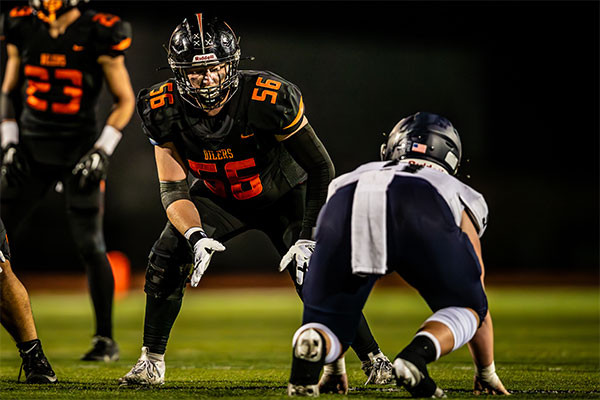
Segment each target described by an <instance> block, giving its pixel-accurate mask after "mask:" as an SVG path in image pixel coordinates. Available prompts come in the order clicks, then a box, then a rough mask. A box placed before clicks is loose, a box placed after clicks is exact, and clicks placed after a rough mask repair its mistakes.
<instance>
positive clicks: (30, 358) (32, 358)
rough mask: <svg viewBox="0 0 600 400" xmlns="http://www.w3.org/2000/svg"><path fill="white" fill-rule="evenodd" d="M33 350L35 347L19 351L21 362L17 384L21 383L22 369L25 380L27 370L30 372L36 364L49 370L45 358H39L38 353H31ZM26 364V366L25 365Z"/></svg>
mask: <svg viewBox="0 0 600 400" xmlns="http://www.w3.org/2000/svg"><path fill="white" fill-rule="evenodd" d="M35 348H36V346H33V347H32V348H31V349H29V350H27V351H20V353H21V358H22V361H21V367H20V368H19V376H18V377H17V382H21V374H22V373H23V369H25V380H27V373H28V372H27V370H29V371H31V370H32V369H33V367H34V366H36V364H37V365H39V366H42V367H43V368H44V369H45V370H48V371H49V370H50V364H49V363H48V360H47V359H46V358H45V357H40V352H38V351H33V350H34V349H35ZM23 355H25V357H23ZM26 363H27V365H25V364H26ZM45 372H46V371H45Z"/></svg>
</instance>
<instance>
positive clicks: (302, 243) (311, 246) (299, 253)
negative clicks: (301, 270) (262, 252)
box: [279, 239, 315, 272]
mask: <svg viewBox="0 0 600 400" xmlns="http://www.w3.org/2000/svg"><path fill="white" fill-rule="evenodd" d="M314 250H315V241H314V240H308V239H300V240H298V241H296V243H294V245H293V246H292V247H290V249H289V250H288V252H287V253H285V255H284V256H283V258H282V259H281V262H280V263H279V272H282V271H283V270H285V269H286V268H287V267H288V265H289V264H290V263H291V262H292V261H294V259H295V260H296V265H303V264H306V265H307V266H308V262H309V261H310V257H311V256H312V253H313V251H314Z"/></svg>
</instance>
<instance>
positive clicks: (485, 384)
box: [473, 362, 510, 395]
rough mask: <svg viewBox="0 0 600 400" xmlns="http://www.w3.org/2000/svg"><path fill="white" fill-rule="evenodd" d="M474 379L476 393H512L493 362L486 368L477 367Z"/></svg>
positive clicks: (474, 391)
mask: <svg viewBox="0 0 600 400" xmlns="http://www.w3.org/2000/svg"><path fill="white" fill-rule="evenodd" d="M473 380H474V383H475V385H474V389H473V393H474V394H476V395H479V394H484V393H485V394H505V395H510V393H509V392H508V391H507V390H506V389H505V388H504V385H503V384H502V381H500V378H499V377H498V374H496V366H495V365H494V363H493V362H492V363H491V364H490V365H488V366H487V367H485V368H477V370H476V372H475V377H474V378H473Z"/></svg>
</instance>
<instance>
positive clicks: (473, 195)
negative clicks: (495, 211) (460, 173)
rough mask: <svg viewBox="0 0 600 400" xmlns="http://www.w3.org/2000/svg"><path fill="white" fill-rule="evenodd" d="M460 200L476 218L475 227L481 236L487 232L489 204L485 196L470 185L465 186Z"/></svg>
mask: <svg viewBox="0 0 600 400" xmlns="http://www.w3.org/2000/svg"><path fill="white" fill-rule="evenodd" d="M458 195H459V197H460V201H461V202H462V203H463V204H464V206H465V208H466V209H467V213H468V214H470V215H471V216H472V217H473V218H474V219H475V221H474V222H475V224H476V226H475V228H476V229H477V233H478V234H479V237H481V236H482V235H483V232H485V228H486V227H487V223H488V206H487V203H486V202H485V199H484V198H483V196H482V195H481V194H480V193H478V192H476V191H475V190H473V189H471V188H470V187H468V186H466V185H465V186H463V190H461V191H460V192H459V194H458Z"/></svg>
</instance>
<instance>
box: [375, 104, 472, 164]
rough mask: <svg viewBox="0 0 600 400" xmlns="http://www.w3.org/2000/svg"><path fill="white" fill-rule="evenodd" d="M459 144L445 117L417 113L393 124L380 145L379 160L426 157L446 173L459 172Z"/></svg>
mask: <svg viewBox="0 0 600 400" xmlns="http://www.w3.org/2000/svg"><path fill="white" fill-rule="evenodd" d="M461 156H462V145H461V142H460V136H459V135H458V131H457V130H456V129H454V127H453V126H452V123H451V122H450V121H448V120H447V119H446V118H444V117H441V116H439V115H437V114H432V113H428V112H418V113H416V114H413V115H411V116H409V117H406V118H403V119H402V120H400V122H398V123H397V124H396V126H394V129H392V131H391V132H390V134H389V136H388V141H387V143H384V144H382V145H381V160H382V161H385V160H405V159H418V160H426V161H430V162H432V163H435V164H437V165H439V166H441V167H443V168H444V169H445V170H446V171H448V173H449V174H451V175H455V174H456V171H458V165H459V164H460V158H461Z"/></svg>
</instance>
